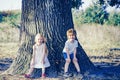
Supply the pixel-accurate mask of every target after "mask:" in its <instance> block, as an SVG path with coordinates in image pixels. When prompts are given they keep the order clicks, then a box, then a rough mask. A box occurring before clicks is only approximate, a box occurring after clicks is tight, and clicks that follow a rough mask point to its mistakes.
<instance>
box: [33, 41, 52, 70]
mask: <svg viewBox="0 0 120 80" xmlns="http://www.w3.org/2000/svg"><path fill="white" fill-rule="evenodd" d="M44 46H45V43H43V44H41V45H39V46H38V45H37V46H35V63H34V68H46V67H49V66H50V63H49V61H48V58H47V54H46V56H45V60H44V61H45V63H44V64H42V63H41V60H42V56H43V55H44V54H43V52H44Z"/></svg>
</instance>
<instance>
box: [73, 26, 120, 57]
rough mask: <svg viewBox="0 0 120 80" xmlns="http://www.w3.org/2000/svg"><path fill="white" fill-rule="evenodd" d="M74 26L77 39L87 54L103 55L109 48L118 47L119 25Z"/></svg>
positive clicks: (106, 53) (119, 37)
mask: <svg viewBox="0 0 120 80" xmlns="http://www.w3.org/2000/svg"><path fill="white" fill-rule="evenodd" d="M75 28H76V30H77V34H78V35H77V37H78V40H79V42H80V43H81V45H82V47H83V48H84V50H85V51H86V53H87V54H88V55H89V56H100V55H103V56H105V55H108V54H109V49H110V48H120V28H119V27H114V26H105V25H104V26H102V25H95V24H93V25H92V24H91V25H81V26H80V27H75Z"/></svg>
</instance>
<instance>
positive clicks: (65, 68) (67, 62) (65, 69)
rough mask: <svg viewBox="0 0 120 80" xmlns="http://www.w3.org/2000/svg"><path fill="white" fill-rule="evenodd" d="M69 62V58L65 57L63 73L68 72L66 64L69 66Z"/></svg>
mask: <svg viewBox="0 0 120 80" xmlns="http://www.w3.org/2000/svg"><path fill="white" fill-rule="evenodd" d="M69 64H70V60H67V59H66V62H65V67H64V72H65V73H66V72H68V66H69Z"/></svg>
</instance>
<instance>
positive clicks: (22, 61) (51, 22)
mask: <svg viewBox="0 0 120 80" xmlns="http://www.w3.org/2000/svg"><path fill="white" fill-rule="evenodd" d="M71 2H72V1H71V0H22V15H21V30H22V37H21V39H22V40H21V46H20V48H19V50H18V53H17V54H18V55H17V57H16V59H15V60H14V62H13V63H12V65H11V67H10V68H9V69H8V70H7V71H8V72H9V73H10V74H23V73H25V72H26V71H27V70H28V68H29V63H30V60H31V55H32V46H33V44H34V37H35V35H36V34H37V33H41V34H43V35H44V36H45V37H46V39H47V47H48V49H49V54H48V59H49V61H50V64H51V66H50V67H49V68H48V70H47V73H48V75H49V76H55V74H58V73H59V72H60V73H61V72H63V69H64V63H65V61H64V59H63V55H62V50H63V47H64V43H65V41H66V40H67V37H66V31H67V30H68V29H70V28H74V25H73V20H72V13H71V6H72V5H71V4H72V3H71ZM77 51H78V53H77V57H78V61H79V64H80V68H81V72H82V73H84V72H86V71H91V70H94V69H95V67H94V65H93V64H92V62H91V61H90V60H89V58H88V57H87V55H86V53H85V51H84V49H83V48H82V47H81V45H80V44H79V47H78V50H77ZM70 71H72V72H74V71H75V68H74V66H73V65H72V64H71V65H70ZM37 72H38V71H37V70H36V71H35V72H34V73H37Z"/></svg>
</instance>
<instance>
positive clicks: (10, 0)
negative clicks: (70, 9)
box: [0, 0, 120, 12]
mask: <svg viewBox="0 0 120 80" xmlns="http://www.w3.org/2000/svg"><path fill="white" fill-rule="evenodd" d="M82 1H83V2H84V4H83V5H82V10H85V9H86V8H87V7H89V5H91V4H92V2H93V1H96V0H82ZM21 4H22V0H0V11H6V10H15V9H21ZM114 10H116V9H115V7H108V9H107V11H108V12H111V11H114ZM117 11H119V12H120V9H119V10H117Z"/></svg>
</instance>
